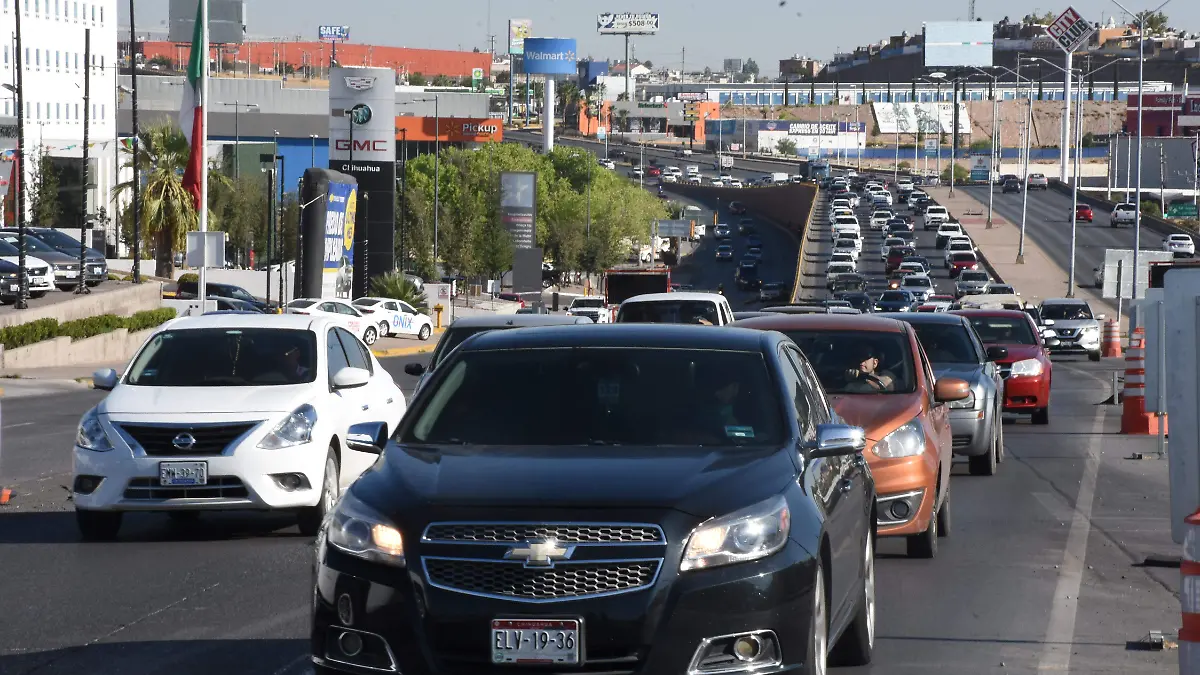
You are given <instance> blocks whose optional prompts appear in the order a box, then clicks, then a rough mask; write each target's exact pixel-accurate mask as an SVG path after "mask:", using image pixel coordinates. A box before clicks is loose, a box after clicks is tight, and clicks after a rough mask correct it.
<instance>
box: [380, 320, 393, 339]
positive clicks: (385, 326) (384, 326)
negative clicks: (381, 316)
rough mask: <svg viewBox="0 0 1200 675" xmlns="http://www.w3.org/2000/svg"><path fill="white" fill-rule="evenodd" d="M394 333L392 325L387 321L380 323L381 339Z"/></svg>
mask: <svg viewBox="0 0 1200 675" xmlns="http://www.w3.org/2000/svg"><path fill="white" fill-rule="evenodd" d="M391 332H392V325H391V324H390V323H388V322H387V321H380V322H379V337H387V336H388V335H390V334H391Z"/></svg>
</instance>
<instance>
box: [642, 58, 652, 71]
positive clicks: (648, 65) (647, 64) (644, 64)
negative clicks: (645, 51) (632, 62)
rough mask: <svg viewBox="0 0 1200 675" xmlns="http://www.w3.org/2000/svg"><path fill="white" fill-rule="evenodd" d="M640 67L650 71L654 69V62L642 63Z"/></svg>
mask: <svg viewBox="0 0 1200 675" xmlns="http://www.w3.org/2000/svg"><path fill="white" fill-rule="evenodd" d="M642 65H643V66H646V67H647V68H650V69H653V68H654V62H653V61H650V60H646V61H642Z"/></svg>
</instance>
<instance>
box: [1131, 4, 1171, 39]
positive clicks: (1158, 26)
mask: <svg viewBox="0 0 1200 675" xmlns="http://www.w3.org/2000/svg"><path fill="white" fill-rule="evenodd" d="M1134 22H1135V24H1136V23H1142V22H1144V23H1145V26H1146V35H1147V36H1151V35H1162V34H1164V33H1167V32H1169V31H1170V30H1171V27H1170V26H1169V25H1168V24H1167V15H1166V14H1163V13H1162V12H1151V11H1150V10H1142V11H1140V12H1138V13H1137V15H1136V19H1135V20H1134Z"/></svg>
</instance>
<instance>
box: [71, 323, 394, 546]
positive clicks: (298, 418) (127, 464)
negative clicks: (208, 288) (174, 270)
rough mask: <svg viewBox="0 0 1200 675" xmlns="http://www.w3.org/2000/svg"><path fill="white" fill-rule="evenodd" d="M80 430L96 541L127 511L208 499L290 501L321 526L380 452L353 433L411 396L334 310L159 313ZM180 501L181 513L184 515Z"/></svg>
mask: <svg viewBox="0 0 1200 675" xmlns="http://www.w3.org/2000/svg"><path fill="white" fill-rule="evenodd" d="M93 382H94V386H95V388H96V389H100V390H103V391H107V392H109V393H108V394H107V396H106V397H105V398H104V399H103V400H102V401H101V402H100V403H99V404H98V405H96V407H94V408H92V409H90V410H88V411H87V412H86V413H84V415H83V418H82V419H81V420H80V421H79V428H78V431H77V433H76V437H75V447H74V469H73V474H74V475H73V481H72V501H73V504H74V507H75V519H76V524H77V525H78V527H79V531H80V533H81V534H82V536H83V538H84V539H86V540H110V539H113V538H115V537H116V536H117V534H118V532H119V530H120V528H121V521H122V517H123V515H124V514H125V512H127V511H147V510H151V511H163V512H167V513H170V514H173V515H172V518H173V519H177V520H181V521H185V520H190V518H188V517H189V516H191V517H195V516H196V515H198V514H199V513H200V512H203V511H226V510H239V511H245V510H251V511H253V510H258V511H273V512H277V513H293V514H296V518H297V520H298V522H299V525H300V531H301V532H302V533H303V534H305V535H308V536H312V535H315V534H316V533H317V531H318V530H319V529H320V526H321V524H322V523H323V522H324V521H325V518H326V517H327V516H329V514H330V512H331V511H332V510H333V505H334V504H336V503H337V501H338V498H339V496H340V495H341V493H342V490H344V489H345V488H347V487H349V485H350V484H351V483H353V482H354V481H355V480H356V479H357V478H358V477H359V475H360V474H362V473H363V472H364V471H366V470H367V469H369V468H370V467H371V465H372V464H373V463H375V459H376V457H375V456H374V455H373V454H371V453H364V452H362V451H360V450H357V449H355V448H354V447H353V446H351V445H350V444H349V443H348V439H349V437H350V436H349V430H350V427H351V426H353V425H354V424H357V423H359V422H362V421H363V413H364V410H365V409H366V408H367V407H368V406H369V407H370V408H371V411H370V413H371V419H377V420H380V421H381V422H382V423H383V424H387V425H388V426H389V428H392V427H394V426H395V425H396V424H397V423H399V421H400V418H401V417H402V416H403V415H404V412H405V409H406V401H405V398H404V394H403V392H401V391H400V388H399V387H398V386H396V383H395V382H394V381H393V380H392V376H391V375H389V374H388V372H387V371H386V370H384V368H383V366H381V365H380V364H379V362H378V361H377V360H376V359H375V357H374V356H372V355H371V351H370V350H369V349H367V348H366V346H364V345H363V344H362V342H360V341H359V339H358V337H357V336H356V335H352V334H351V333H350V332H348V331H347V330H346V329H345V328H343V327H342V326H341V325H339V324H338V323H337V322H336V321H334V320H331V319H327V318H325V317H313V316H295V315H293V316H264V315H262V314H247V313H229V312H217V313H213V314H206V315H203V316H189V317H182V318H178V319H173V320H171V321H168V322H167V323H165V324H163V325H162V326H160V327H159V328H158V329H157V330H156V331H155V332H154V333H152V334H151V336H150V337H149V338H148V339H147V340H146V342H145V343H144V344H143V345H142V347H141V349H139V350H138V353H137V354H136V355H135V356H134V357H133V360H132V361H131V363H130V365H129V368H128V370H127V371H126V372H125V373H123V374H118V373H117V372H116V371H115V370H112V369H105V370H101V371H97V372H96V373H95V375H94V376H93ZM181 514H182V515H181Z"/></svg>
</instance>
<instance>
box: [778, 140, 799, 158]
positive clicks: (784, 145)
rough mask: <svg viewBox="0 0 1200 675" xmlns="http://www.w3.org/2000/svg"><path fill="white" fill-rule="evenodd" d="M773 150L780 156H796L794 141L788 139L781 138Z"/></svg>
mask: <svg viewBox="0 0 1200 675" xmlns="http://www.w3.org/2000/svg"><path fill="white" fill-rule="evenodd" d="M775 149H776V150H778V151H779V154H781V155H794V154H796V141H793V140H792V139H790V138H781V139H779V142H778V143H776V144H775Z"/></svg>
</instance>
